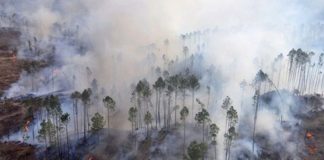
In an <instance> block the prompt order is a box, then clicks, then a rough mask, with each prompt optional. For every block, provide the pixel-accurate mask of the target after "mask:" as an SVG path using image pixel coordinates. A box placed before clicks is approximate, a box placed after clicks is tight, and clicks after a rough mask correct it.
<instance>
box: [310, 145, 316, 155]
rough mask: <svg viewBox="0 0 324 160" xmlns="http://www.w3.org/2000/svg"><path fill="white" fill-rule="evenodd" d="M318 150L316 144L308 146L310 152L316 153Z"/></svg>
mask: <svg viewBox="0 0 324 160" xmlns="http://www.w3.org/2000/svg"><path fill="white" fill-rule="evenodd" d="M316 152H317V147H316V146H315V145H310V146H308V153H309V154H316Z"/></svg>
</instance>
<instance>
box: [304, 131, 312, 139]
mask: <svg viewBox="0 0 324 160" xmlns="http://www.w3.org/2000/svg"><path fill="white" fill-rule="evenodd" d="M306 138H307V139H308V140H312V139H313V138H314V136H313V133H312V132H310V131H307V132H306Z"/></svg>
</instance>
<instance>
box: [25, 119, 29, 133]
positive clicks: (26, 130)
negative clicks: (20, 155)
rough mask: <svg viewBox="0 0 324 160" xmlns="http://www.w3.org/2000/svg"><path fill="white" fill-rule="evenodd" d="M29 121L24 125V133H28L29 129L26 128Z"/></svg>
mask: <svg viewBox="0 0 324 160" xmlns="http://www.w3.org/2000/svg"><path fill="white" fill-rule="evenodd" d="M29 123H30V121H27V122H26V123H25V125H24V132H28V130H29V128H28V125H29Z"/></svg>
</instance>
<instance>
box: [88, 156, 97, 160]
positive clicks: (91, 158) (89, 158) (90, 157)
mask: <svg viewBox="0 0 324 160" xmlns="http://www.w3.org/2000/svg"><path fill="white" fill-rule="evenodd" d="M88 160H96V159H95V157H93V156H91V155H90V156H89V157H88Z"/></svg>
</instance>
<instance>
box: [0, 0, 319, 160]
mask: <svg viewBox="0 0 324 160" xmlns="http://www.w3.org/2000/svg"><path fill="white" fill-rule="evenodd" d="M36 2H37V3H38V4H37V5H33V4H32V3H29V2H21V1H18V0H15V1H10V2H9V1H5V2H1V3H0V4H1V7H0V8H1V9H3V10H2V11H1V13H0V19H1V22H0V24H1V27H6V29H4V30H8V33H9V30H15V31H17V33H16V34H18V33H19V34H20V36H19V43H18V42H16V41H13V42H12V43H10V44H11V45H7V46H5V48H6V49H7V50H10V51H12V52H15V53H17V57H15V58H18V59H21V60H25V61H28V62H29V63H26V64H25V65H24V66H23V69H22V72H21V73H20V78H19V80H18V81H17V82H16V83H14V84H12V86H11V87H10V88H9V89H8V90H6V91H5V92H4V94H3V96H2V97H1V99H2V101H3V102H11V101H13V102H14V103H16V102H17V101H24V102H25V103H28V105H30V106H31V107H30V108H32V109H33V110H30V111H28V112H26V113H28V115H29V116H30V117H31V118H30V119H28V120H27V119H23V120H22V122H21V123H19V124H17V126H14V128H15V129H14V130H13V132H10V134H7V135H6V136H3V137H2V142H4V141H6V142H7V141H21V142H23V143H29V144H32V145H34V146H35V147H36V151H33V152H37V156H38V158H39V159H53V160H56V159H192V160H195V159H226V160H230V159H240V160H243V159H276V160H277V159H304V158H310V159H312V158H317V157H320V156H321V155H322V153H321V150H322V149H323V148H322V147H321V146H320V145H318V143H321V136H320V134H321V133H322V132H321V128H318V126H319V125H320V124H321V121H320V120H318V119H319V118H318V117H320V116H321V113H322V109H323V108H322V106H323V98H322V92H323V88H324V78H323V74H322V69H323V68H322V67H323V54H320V53H315V52H312V51H305V50H302V49H291V48H293V47H300V46H302V47H305V48H306V49H307V50H312V49H313V48H314V50H315V51H316V52H317V51H318V50H320V49H319V48H320V45H318V41H320V40H321V39H322V37H321V33H322V28H323V25H322V24H321V23H315V25H314V23H312V24H311V25H307V26H306V27H300V26H303V24H302V25H301V24H300V23H306V22H308V20H307V19H306V20H304V19H301V20H300V22H298V23H297V22H296V23H294V24H295V25H296V26H293V27H292V28H289V27H288V28H285V27H286V26H285V27H284V28H285V29H287V30H288V32H285V33H281V32H279V31H278V30H280V29H281V28H282V26H280V25H278V26H276V27H274V28H275V29H270V28H269V27H268V26H267V25H266V24H268V23H266V22H264V21H263V18H260V19H262V21H261V20H260V19H258V18H256V23H258V25H256V26H258V27H256V26H254V27H252V28H249V27H244V26H243V27H242V26H240V25H238V26H236V25H233V24H231V23H229V24H227V23H224V22H222V21H224V20H222V21H218V23H220V27H213V28H210V29H201V30H193V31H190V32H185V33H182V32H183V30H188V28H187V29H179V31H178V32H179V33H178V32H177V33H175V32H174V30H173V28H170V26H173V25H172V24H170V26H169V25H168V23H164V22H165V21H161V20H160V19H158V20H153V21H150V20H148V19H149V17H147V14H144V13H143V11H141V9H142V8H141V7H139V5H138V4H137V3H132V4H134V6H133V8H134V9H133V8H132V9H131V10H128V9H127V8H128V7H129V6H128V5H126V6H124V5H125V4H123V3H122V4H120V3H117V2H114V1H112V2H106V3H103V2H99V1H95V2H91V3H90V2H88V1H79V2H76V1H71V2H62V1H60V2H58V1H51V0H49V1H36ZM138 3H139V4H148V5H149V6H150V7H153V8H155V7H156V6H155V5H153V4H151V3H145V2H144V1H140V2H138ZM165 3H168V2H165ZM284 3H287V2H284ZM98 4H102V5H98ZM159 4H160V3H159ZM203 4H204V3H203ZM203 4H201V3H199V4H197V7H199V6H201V5H202V6H204V5H203ZM247 4H250V2H249V1H248V2H247ZM288 4H289V3H288ZM161 5H166V4H164V3H162V2H161ZM273 5H274V6H277V5H276V3H275V4H273ZM296 5H297V6H298V5H299V4H296ZM111 6H117V7H116V8H118V7H119V9H114V8H113V7H111ZM212 6H214V5H212ZM225 6H226V5H225ZM248 6H249V5H248ZM260 6H261V7H262V6H263V4H260ZM274 6H271V7H270V8H272V9H275V10H279V11H281V9H280V7H279V9H278V8H277V7H274ZM105 7H107V8H108V9H107V8H105ZM150 7H148V8H150ZM187 7H189V8H191V7H192V6H190V5H189V6H187ZM175 8H177V6H176V7H175ZM193 8H195V7H193ZM208 8H209V7H207V9H208ZM109 9H110V10H109ZM247 9H249V8H247ZM263 9H265V7H263ZM293 9H294V8H293ZM293 9H292V10H293ZM307 9H308V8H307ZM106 10H109V11H107V12H106ZM144 10H145V11H148V12H149V13H152V15H155V16H160V13H156V12H155V11H152V10H151V9H144ZM189 10H190V9H189ZM287 10H288V11H287V12H284V13H283V16H282V17H286V18H287V17H290V12H289V11H290V9H287ZM72 12H73V14H72ZM314 12H315V11H314ZM69 13H71V14H69ZM188 13H191V12H189V11H188ZM307 13H308V14H306V15H307V16H306V17H307V18H308V16H309V17H311V16H314V15H313V11H312V12H307ZM166 14H167V15H169V14H170V15H173V14H175V17H177V16H180V17H181V15H179V13H178V12H173V11H169V12H168V11H166ZM202 14H203V13H202ZM263 14H265V13H263ZM103 15H107V17H105V16H103ZM149 15H150V14H149ZM207 15H209V14H207ZM265 15H268V14H265ZM297 15H299V12H298V13H297ZM205 16H206V15H205ZM229 16H231V14H230V13H229ZM116 17H117V18H116ZM161 17H162V16H161ZM171 17H172V16H171ZM247 17H249V16H247ZM265 17H267V16H265ZM279 17H281V16H279ZM242 18H243V19H246V21H247V23H248V24H251V22H250V21H249V20H248V18H246V17H244V16H243V17H242ZM312 18H313V17H312ZM105 19H108V21H110V20H111V22H107V20H105ZM116 19H118V20H116ZM143 19H144V20H143ZM193 19H197V17H196V18H195V17H193ZM198 19H199V18H198ZM170 21H174V19H170ZM196 21H197V20H196ZM197 22H200V21H197ZM276 22H281V21H280V18H278V21H276ZM294 22H295V21H294ZM183 23H186V24H187V25H189V26H190V24H191V22H190V23H189V22H183ZM175 24H181V22H179V23H175ZM204 24H205V23H204ZM128 25H130V26H131V27H128ZM159 25H161V26H164V27H165V28H166V29H165V28H163V27H158V26H159ZM143 26H145V27H143ZM228 26H230V27H228ZM252 26H253V25H252ZM260 26H261V27H260ZM259 27H260V28H259ZM130 28H131V29H130ZM152 28H156V30H154V29H152ZM189 28H190V27H189ZM240 28H241V29H240ZM255 30H256V31H255ZM296 30H297V31H298V33H300V32H299V31H300V30H302V31H301V33H302V34H295V33H296ZM146 31H148V32H149V34H145V32H146ZM260 33H262V35H263V36H264V37H267V36H269V37H270V38H271V39H272V40H271V41H270V40H268V39H267V38H264V37H262V36H261V37H260V36H259V35H260ZM292 33H293V34H292ZM317 33H318V34H317ZM16 34H14V35H16ZM270 35H271V36H270ZM312 35H313V36H312ZM3 37H4V39H6V38H10V36H9V35H8V34H7V35H6V34H4V35H3ZM242 39H243V41H242ZM246 39H251V40H252V41H251V42H247V40H246ZM1 41H2V39H1ZM258 41H262V42H261V43H257V45H256V46H259V47H253V46H255V45H252V44H253V43H255V42H258ZM272 41H273V42H276V43H271V42H272ZM301 42H304V44H302V45H301ZM227 45H228V46H229V47H227ZM8 46H9V47H8ZM1 48H4V47H2V46H1ZM309 48H310V49H309ZM245 49H246V50H245ZM257 52H258V53H259V52H261V53H260V54H258V53H257ZM278 52H283V54H279V55H278V56H277V57H275V56H273V55H275V53H278ZM243 53H246V54H243ZM269 59H274V60H273V61H271V62H270V61H269ZM243 79H245V80H243ZM4 104H5V103H4ZM18 110H19V109H18ZM3 113H4V114H6V113H7V112H6V111H4V112H3ZM0 118H1V117H0ZM311 121H313V122H314V123H311ZM315 122H316V123H315ZM17 128H21V129H17ZM33 149H34V148H33Z"/></svg>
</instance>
